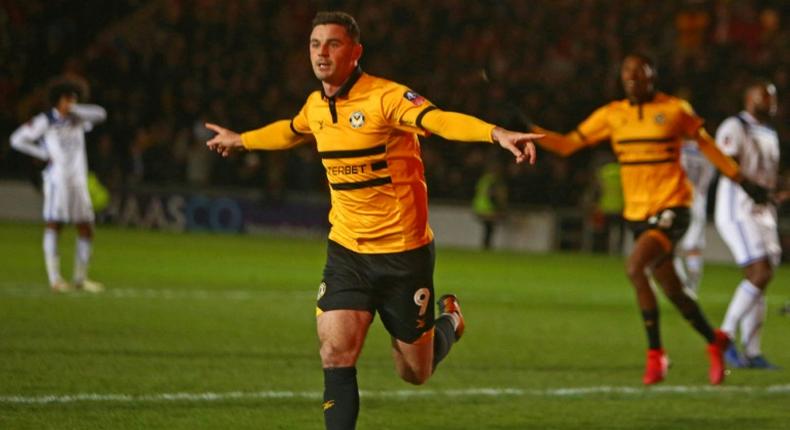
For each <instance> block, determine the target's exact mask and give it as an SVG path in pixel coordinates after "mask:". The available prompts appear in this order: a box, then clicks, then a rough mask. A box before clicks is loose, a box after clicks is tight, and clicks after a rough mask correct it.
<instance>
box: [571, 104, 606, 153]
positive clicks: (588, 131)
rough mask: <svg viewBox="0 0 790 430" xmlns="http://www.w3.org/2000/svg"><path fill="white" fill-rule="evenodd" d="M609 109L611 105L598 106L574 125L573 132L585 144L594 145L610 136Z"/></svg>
mask: <svg viewBox="0 0 790 430" xmlns="http://www.w3.org/2000/svg"><path fill="white" fill-rule="evenodd" d="M610 109H611V105H606V106H602V107H599V108H598V109H596V110H595V112H593V113H592V114H590V116H588V117H587V119H585V120H584V121H582V123H581V124H579V126H578V127H576V130H575V132H576V133H577V134H578V135H579V137H580V138H581V140H582V141H584V142H585V144H586V145H587V146H592V145H595V144H596V143H599V142H601V141H604V140H607V139H609V138H610V137H611V136H612V130H611V129H610V128H609V118H608V117H609V111H610Z"/></svg>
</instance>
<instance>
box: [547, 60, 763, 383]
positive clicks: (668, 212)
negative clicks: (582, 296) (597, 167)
mask: <svg viewBox="0 0 790 430" xmlns="http://www.w3.org/2000/svg"><path fill="white" fill-rule="evenodd" d="M620 73H621V76H620V77H621V80H622V84H623V88H624V90H625V93H626V99H624V100H618V101H614V102H611V103H609V104H607V105H605V106H603V107H601V108H599V109H597V110H596V111H595V112H593V113H592V115H590V116H589V117H588V118H587V119H585V120H584V121H583V122H582V123H581V124H579V126H578V127H577V128H576V129H575V130H574V131H572V132H570V133H568V134H565V135H562V134H558V133H555V132H551V131H548V130H545V129H543V128H541V127H538V126H533V127H532V129H533V131H535V132H539V133H544V134H545V135H546V136H545V137H544V138H543V139H541V141H540V142H539V145H540V146H541V147H544V148H546V149H548V150H550V151H552V152H556V153H557V154H560V155H562V156H567V155H569V154H571V153H573V152H575V151H578V150H580V149H582V148H585V147H588V146H592V145H596V144H598V143H600V142H603V141H607V140H608V141H610V142H611V146H612V150H613V151H614V153H615V155H616V157H617V160H618V162H619V163H620V174H621V181H622V187H623V197H624V200H625V207H624V210H623V218H625V220H626V221H627V222H628V223H629V226H630V228H631V230H632V231H633V233H634V247H633V251H632V252H631V255H630V256H629V257H628V259H627V262H626V274H627V276H628V278H629V280H630V281H631V284H633V286H634V288H635V290H636V298H637V304H638V306H639V309H640V311H641V314H642V319H643V321H644V327H645V330H646V332H647V340H648V350H647V361H646V366H645V373H644V376H643V378H642V382H643V383H644V384H647V385H650V384H655V383H658V382H661V381H662V380H663V379H664V377H665V376H666V373H667V368H668V362H669V360H668V359H667V355H666V353H665V351H664V348H663V345H662V342H661V336H660V331H659V309H658V304H657V301H656V295H655V293H654V291H653V288H652V286H651V283H650V277H652V278H653V279H654V280H655V281H657V283H658V284H659V285H660V286H661V289H662V290H663V291H664V294H665V295H666V296H667V298H668V299H669V300H670V301H671V302H672V304H673V305H674V306H675V307H676V308H677V309H678V310H679V311H680V313H681V314H682V315H683V317H684V318H685V319H686V320H688V322H689V323H690V324H691V325H692V327H693V328H694V329H695V330H696V331H697V332H698V333H699V334H701V335H702V336H703V337H704V339H705V341H706V342H707V344H708V346H707V353H708V358H709V360H710V368H709V375H708V376H709V379H710V383H711V384H714V385H718V384H720V383H721V382H722V381H723V380H724V373H725V365H724V360H723V353H724V351H725V350H726V349H727V346H728V345H729V343H730V340H729V338H728V336H727V335H726V334H725V333H723V332H722V331H720V330H714V329H713V327H712V326H711V325H710V324H709V323H708V321H707V319H706V317H705V316H704V315H703V313H702V310H701V309H700V307H699V305H698V304H697V302H696V301H695V299H694V298H693V297H692V296H690V295H689V294H687V292H686V291H685V289H684V288H683V285H682V283H681V281H680V280H679V279H678V276H677V274H676V273H675V269H674V267H673V264H672V256H673V253H674V247H675V244H676V243H677V241H678V240H679V239H680V238H682V236H683V234H684V232H685V231H686V229H687V228H688V224H689V206H690V205H691V202H692V188H691V185H690V183H689V181H688V180H687V178H686V175H685V173H684V171H683V168H682V166H681V164H680V150H681V145H682V142H683V139H684V138H690V139H694V140H696V141H697V143H698V144H699V148H700V150H701V151H702V152H703V153H704V154H705V156H706V157H707V158H708V159H709V160H710V161H711V162H712V163H713V164H714V165H715V166H716V168H717V169H718V170H719V171H720V172H721V173H722V174H724V175H725V176H727V177H728V178H731V179H732V180H733V181H734V182H736V183H739V184H740V185H741V186H742V187H743V188H744V190H746V192H747V193H749V194H750V195H752V196H754V197H755V199H756V200H763V201H764V200H765V199H767V191H766V190H765V189H764V188H762V187H760V186H758V185H756V184H754V183H752V182H750V181H748V180H744V179H743V177H742V176H741V174H740V170H739V167H738V165H737V164H736V163H735V162H734V161H733V160H732V159H730V158H729V157H727V156H726V155H724V154H722V153H721V151H719V150H718V149H717V147H716V143H715V142H714V140H713V138H712V137H711V136H710V135H709V134H708V133H707V132H706V131H705V129H704V128H703V126H702V125H703V122H704V121H703V120H702V119H701V118H700V117H698V116H697V115H696V114H695V113H694V111H693V110H692V108H691V106H690V105H689V104H688V103H687V102H686V101H684V100H682V99H679V98H677V97H673V96H670V95H667V94H664V93H661V92H659V91H657V90H656V88H655V75H656V70H655V66H654V65H653V62H652V61H651V60H650V59H649V58H648V57H646V56H644V55H639V54H633V55H629V56H627V57H626V58H625V60H624V61H623V64H622V68H621V72H620Z"/></svg>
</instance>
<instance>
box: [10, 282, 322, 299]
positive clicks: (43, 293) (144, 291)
mask: <svg viewBox="0 0 790 430" xmlns="http://www.w3.org/2000/svg"><path fill="white" fill-rule="evenodd" d="M313 294H314V293H313V292H312V291H308V290H302V291H283V290H266V289H263V288H261V289H260V290H248V291H245V290H191V289H183V290H177V289H156V288H108V289H107V290H106V291H104V292H102V293H100V294H87V293H82V292H75V293H66V294H58V295H57V297H69V298H74V299H85V298H101V297H106V298H112V299H164V300H176V299H181V300H183V299H194V300H209V299H226V300H242V301H243V300H251V299H256V298H263V297H272V296H285V297H291V296H312V295H313ZM0 295H5V296H13V297H29V298H41V297H55V296H56V295H55V294H53V293H52V292H51V291H49V290H48V289H47V288H39V287H35V288H33V287H31V288H24V287H10V288H9V287H2V284H0Z"/></svg>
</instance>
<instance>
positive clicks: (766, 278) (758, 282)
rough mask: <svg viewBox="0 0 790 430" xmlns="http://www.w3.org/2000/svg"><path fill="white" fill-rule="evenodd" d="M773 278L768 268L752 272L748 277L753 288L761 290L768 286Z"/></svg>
mask: <svg viewBox="0 0 790 430" xmlns="http://www.w3.org/2000/svg"><path fill="white" fill-rule="evenodd" d="M773 277H774V273H773V270H772V269H771V268H770V267H768V268H762V269H760V270H755V271H753V272H752V273H751V274H750V276H749V277H748V279H749V282H751V283H752V284H754V286H755V287H757V288H760V289H763V288H765V286H766V285H768V283H769V282H771V279H772V278H773Z"/></svg>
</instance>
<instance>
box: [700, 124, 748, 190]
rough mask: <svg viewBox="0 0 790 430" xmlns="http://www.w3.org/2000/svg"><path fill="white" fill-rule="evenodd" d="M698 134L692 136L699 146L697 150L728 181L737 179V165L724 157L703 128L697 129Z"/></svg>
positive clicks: (739, 169) (738, 172) (738, 171)
mask: <svg viewBox="0 0 790 430" xmlns="http://www.w3.org/2000/svg"><path fill="white" fill-rule="evenodd" d="M697 130H698V133H697V134H696V135H695V136H694V138H695V139H696V141H697V144H698V145H699V150H700V151H701V152H702V153H703V154H705V157H706V158H707V159H708V160H710V162H711V163H713V165H714V166H716V168H717V169H719V171H720V172H721V173H722V174H723V175H725V176H727V177H728V178H730V179H733V180H735V179H737V178H738V177H739V176H740V171H741V168H740V166H738V163H736V162H735V160H733V159H732V158H730V157H728V156H727V155H725V154H724V153H723V152H721V150H720V149H719V148H718V147H717V146H716V141H714V140H713V137H711V135H710V134H708V132H707V131H705V129H704V128H702V127H698V128H697Z"/></svg>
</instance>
